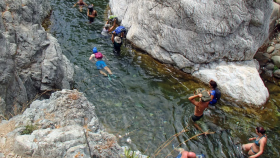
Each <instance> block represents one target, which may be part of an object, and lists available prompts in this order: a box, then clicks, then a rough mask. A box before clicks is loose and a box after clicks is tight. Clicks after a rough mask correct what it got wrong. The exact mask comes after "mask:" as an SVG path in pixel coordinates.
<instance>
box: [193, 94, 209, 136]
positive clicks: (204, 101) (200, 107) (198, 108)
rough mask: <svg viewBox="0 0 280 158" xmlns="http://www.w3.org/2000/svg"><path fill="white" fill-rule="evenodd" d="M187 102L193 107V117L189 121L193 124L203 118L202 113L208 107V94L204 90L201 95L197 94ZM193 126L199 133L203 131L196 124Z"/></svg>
mask: <svg viewBox="0 0 280 158" xmlns="http://www.w3.org/2000/svg"><path fill="white" fill-rule="evenodd" d="M195 98H199V101H196V100H195ZM189 100H190V101H191V103H192V104H193V105H195V109H194V115H192V116H191V120H192V121H193V122H196V121H198V120H200V119H201V118H202V117H203V112H204V110H205V109H206V108H207V107H208V105H209V102H210V100H211V97H210V94H209V92H208V91H206V90H204V91H202V92H201V93H198V94H197V95H193V96H191V97H189ZM194 126H195V127H196V128H197V129H199V130H200V131H201V132H203V130H202V129H201V128H200V127H199V125H198V124H196V123H194ZM206 134H207V133H205V135H206Z"/></svg>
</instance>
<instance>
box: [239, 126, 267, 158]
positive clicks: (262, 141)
mask: <svg viewBox="0 0 280 158" xmlns="http://www.w3.org/2000/svg"><path fill="white" fill-rule="evenodd" d="M265 132H266V131H265V129H264V128H263V127H257V128H256V133H257V135H258V137H254V138H249V140H250V141H252V140H255V142H254V143H249V144H243V145H242V149H243V150H245V151H248V155H250V157H249V158H255V157H259V156H261V155H262V154H263V151H264V147H265V145H266V143H267V137H266V134H265Z"/></svg>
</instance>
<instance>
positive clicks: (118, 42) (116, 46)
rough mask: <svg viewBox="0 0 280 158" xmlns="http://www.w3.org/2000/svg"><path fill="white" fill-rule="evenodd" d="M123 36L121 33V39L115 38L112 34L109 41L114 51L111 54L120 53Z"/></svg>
mask: <svg viewBox="0 0 280 158" xmlns="http://www.w3.org/2000/svg"><path fill="white" fill-rule="evenodd" d="M123 35H124V33H123V32H122V33H121V37H119V36H116V34H115V33H113V34H112V37H111V41H112V42H113V45H114V51H113V52H114V53H115V54H120V52H121V46H122V38H123Z"/></svg>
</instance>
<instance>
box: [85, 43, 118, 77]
mask: <svg viewBox="0 0 280 158" xmlns="http://www.w3.org/2000/svg"><path fill="white" fill-rule="evenodd" d="M92 51H93V54H92V55H91V56H90V57H89V60H90V61H92V62H96V63H95V66H96V67H97V69H98V70H99V72H100V73H101V74H102V75H104V76H106V77H107V76H108V77H109V75H113V74H112V72H111V70H110V69H109V68H108V66H107V65H106V63H105V62H104V61H103V60H102V58H103V55H102V54H101V53H100V52H98V51H97V48H96V47H94V48H93V49H92ZM102 69H104V70H106V71H107V72H108V73H109V75H107V74H106V73H105V72H104V71H102Z"/></svg>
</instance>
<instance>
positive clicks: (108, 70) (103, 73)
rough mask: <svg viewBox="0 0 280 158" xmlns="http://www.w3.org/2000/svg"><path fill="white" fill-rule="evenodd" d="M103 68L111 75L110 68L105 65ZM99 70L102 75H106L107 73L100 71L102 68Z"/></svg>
mask: <svg viewBox="0 0 280 158" xmlns="http://www.w3.org/2000/svg"><path fill="white" fill-rule="evenodd" d="M104 69H105V70H106V71H107V72H108V73H109V74H110V75H112V72H111V70H110V69H109V68H108V67H107V66H105V67H104ZM99 72H100V73H101V74H102V75H104V76H108V75H107V74H106V73H105V72H104V71H102V70H99Z"/></svg>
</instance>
